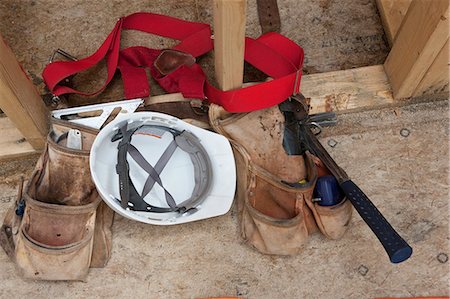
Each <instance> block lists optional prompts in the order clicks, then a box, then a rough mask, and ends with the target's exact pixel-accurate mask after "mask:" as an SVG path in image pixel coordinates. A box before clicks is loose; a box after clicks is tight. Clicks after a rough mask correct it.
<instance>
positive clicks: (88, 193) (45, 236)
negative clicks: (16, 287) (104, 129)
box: [0, 121, 114, 280]
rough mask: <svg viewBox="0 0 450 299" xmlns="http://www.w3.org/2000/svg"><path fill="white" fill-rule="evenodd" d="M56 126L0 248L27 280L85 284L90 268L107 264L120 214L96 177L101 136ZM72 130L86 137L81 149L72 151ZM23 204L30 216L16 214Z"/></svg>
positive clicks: (10, 213) (60, 124) (11, 216)
mask: <svg viewBox="0 0 450 299" xmlns="http://www.w3.org/2000/svg"><path fill="white" fill-rule="evenodd" d="M52 127H53V128H52V131H51V133H50V134H49V136H48V140H47V141H48V142H47V147H46V150H45V151H44V152H43V154H42V155H41V157H40V159H39V161H38V163H37V165H36V168H35V171H34V173H33V175H32V177H31V178H30V179H29V180H28V184H27V185H26V187H25V189H24V190H23V194H22V192H21V191H22V188H20V190H19V196H18V200H17V202H15V203H14V205H13V206H12V207H11V208H10V210H9V211H8V213H7V215H6V217H5V219H4V223H3V226H2V229H1V230H0V244H1V246H2V247H3V248H4V249H5V251H6V252H7V254H8V255H9V256H10V257H11V258H12V259H13V260H15V261H16V263H17V264H18V266H19V268H20V269H21V272H22V273H23V275H24V276H25V277H29V278H34V279H45V280H80V279H83V278H84V276H85V275H86V274H87V271H88V269H89V267H104V266H105V265H106V264H107V262H108V260H109V258H110V255H111V243H112V231H111V228H112V223H113V217H114V213H113V211H112V210H111V209H110V208H109V207H108V206H107V205H106V204H105V203H104V202H103V201H102V200H101V198H100V196H99V194H98V192H97V190H96V189H95V186H94V184H93V182H92V180H91V176H90V171H89V150H90V147H91V145H92V142H93V140H94V138H95V136H96V133H97V131H96V130H92V129H89V128H86V127H82V126H77V125H74V124H72V123H68V122H64V121H55V122H54V123H53V126H52ZM72 128H76V129H78V130H79V131H80V132H81V149H72V148H68V147H67V146H66V142H67V138H66V136H67V132H68V131H69V130H70V129H72ZM21 203H24V204H25V210H24V212H22V213H15V211H16V210H17V209H18V206H19V205H20V204H21ZM22 214H23V215H22ZM72 262H73V263H72ZM73 267H75V268H73ZM36 273H38V274H36Z"/></svg>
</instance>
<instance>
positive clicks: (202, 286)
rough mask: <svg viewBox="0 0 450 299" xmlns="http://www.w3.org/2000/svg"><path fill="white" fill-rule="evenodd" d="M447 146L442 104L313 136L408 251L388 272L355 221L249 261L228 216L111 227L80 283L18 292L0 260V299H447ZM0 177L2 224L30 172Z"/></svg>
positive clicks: (14, 275) (356, 118)
mask: <svg viewBox="0 0 450 299" xmlns="http://www.w3.org/2000/svg"><path fill="white" fill-rule="evenodd" d="M402 129H403V136H402V135H401V134H400V132H401V131H402ZM405 130H408V131H405ZM405 132H409V135H408V134H406V133H405ZM448 138H449V130H448V103H447V101H440V102H428V103H422V104H415V105H408V106H404V107H398V108H386V109H380V110H371V111H365V112H360V113H349V114H343V115H339V125H338V126H337V127H334V128H326V129H324V133H323V135H322V138H321V140H322V142H323V144H324V146H325V147H326V148H327V150H329V151H330V154H331V155H332V156H333V157H334V158H335V159H336V161H337V162H338V163H339V164H340V165H341V167H343V168H344V169H345V170H346V171H347V173H348V174H349V175H350V176H351V177H352V178H353V180H354V181H355V182H356V183H357V184H358V185H359V186H360V187H361V188H362V189H363V190H364V192H365V193H366V194H367V195H368V196H369V197H370V198H371V199H372V201H373V202H374V203H375V204H376V205H377V206H378V207H379V209H380V210H381V211H382V213H383V214H384V215H385V216H386V218H387V219H389V221H390V222H391V223H392V225H393V226H394V227H395V228H396V229H397V230H398V232H399V233H400V234H401V235H402V236H403V237H404V238H405V239H406V240H408V242H409V243H410V244H411V246H412V247H413V249H414V253H413V255H412V256H411V258H410V259H409V260H407V261H405V262H404V263H401V264H391V263H390V262H389V259H388V257H387V255H386V253H385V252H384V250H383V248H382V246H381V245H380V244H379V242H378V240H377V239H376V237H375V236H374V235H373V234H372V232H371V231H370V229H369V228H368V227H367V225H366V224H365V223H364V221H363V220H362V219H361V218H360V217H359V216H358V215H357V213H356V212H355V215H354V216H353V218H352V221H351V222H350V224H349V229H348V231H347V233H346V234H345V235H344V237H343V238H342V239H341V240H336V241H332V240H326V239H325V238H324V237H323V236H321V235H319V234H315V235H313V236H311V238H310V239H309V242H308V243H307V244H306V245H305V247H304V250H303V252H302V253H300V254H299V255H297V256H293V257H277V256H267V255H263V254H260V253H258V252H257V251H256V250H254V249H252V248H250V247H249V246H248V245H246V244H244V242H243V240H242V238H241V236H240V232H239V224H238V215H237V213H236V211H237V209H236V205H234V207H233V208H232V210H231V211H230V212H229V213H227V214H226V215H224V216H221V217H216V218H213V219H207V220H204V221H198V222H193V223H188V224H186V225H177V226H169V227H161V226H152V225H147V224H143V223H138V222H135V221H131V220H128V219H124V218H122V217H120V216H118V217H116V220H115V222H114V226H113V232H114V239H113V248H112V257H111V260H110V261H109V263H108V265H107V267H106V268H103V269H91V271H90V273H89V276H88V277H87V281H86V282H84V283H83V282H58V283H46V282H39V281H29V280H28V281H25V280H23V279H22V278H21V277H20V275H19V274H18V272H17V269H16V268H15V267H14V264H13V263H12V262H11V261H10V260H9V258H8V257H7V256H6V254H5V253H4V252H3V251H2V250H0V268H1V270H2V271H0V281H1V282H2V287H1V288H0V298H66V297H67V298H204V297H209V296H241V297H242V298H261V299H277V298H286V299H297V298H305V299H309V298H313V299H315V298H320V299H322V298H323V299H336V298H337V299H340V298H349V299H361V298H363V299H365V298H383V297H394V298H411V297H430V296H448V295H449V290H448V281H449V271H448V270H449V268H448V265H449V263H448V255H449V250H448V248H449V239H448V225H449V218H448V208H449V206H448V204H449V202H448V161H449V151H448V144H447V142H443V141H445V140H448ZM330 140H333V141H334V143H331V142H330V144H334V147H331V146H329V145H328V143H329V141H330ZM0 166H1V167H0V215H4V213H5V212H6V209H7V208H8V207H10V206H11V205H12V203H13V200H14V195H15V194H16V191H15V188H16V186H17V182H18V176H19V173H27V175H29V172H30V170H31V168H32V163H30V164H29V165H24V164H22V163H20V164H18V163H10V164H9V166H7V167H5V166H4V165H0ZM8 168H9V171H8ZM2 217H3V216H2Z"/></svg>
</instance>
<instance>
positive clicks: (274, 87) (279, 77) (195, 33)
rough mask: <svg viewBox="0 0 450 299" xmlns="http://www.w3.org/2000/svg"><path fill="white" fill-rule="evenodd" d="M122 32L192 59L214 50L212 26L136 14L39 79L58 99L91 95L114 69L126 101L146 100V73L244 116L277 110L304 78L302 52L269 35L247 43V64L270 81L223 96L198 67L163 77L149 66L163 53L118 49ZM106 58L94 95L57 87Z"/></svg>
mask: <svg viewBox="0 0 450 299" xmlns="http://www.w3.org/2000/svg"><path fill="white" fill-rule="evenodd" d="M123 29H131V30H138V31H143V32H147V33H151V34H156V35H160V36H164V37H168V38H173V39H176V40H178V41H180V42H179V43H178V44H177V45H176V46H175V47H173V49H176V50H179V51H182V52H185V53H189V54H191V55H192V56H193V57H198V56H200V55H203V54H205V53H207V52H209V51H210V50H212V48H213V43H212V39H211V29H210V26H209V25H207V24H203V23H196V22H188V21H183V20H179V19H176V18H172V17H168V16H163V15H158V14H153V13H143V12H141V13H135V14H132V15H129V16H127V17H123V18H120V19H119V20H118V22H117V23H116V25H115V27H114V29H113V31H112V32H111V33H110V34H109V35H108V37H107V38H106V40H105V41H104V42H103V44H102V45H101V46H100V48H99V49H98V50H97V51H96V52H95V53H94V54H92V55H91V56H89V57H86V58H83V59H80V60H78V61H57V62H53V63H50V64H48V65H47V66H46V67H45V69H44V71H43V73H42V76H43V78H44V80H45V82H46V84H47V86H48V88H49V89H50V91H51V92H52V93H53V94H54V95H56V96H59V95H62V94H69V93H76V94H80V95H85V96H95V95H97V94H99V93H100V92H102V91H103V90H104V89H105V87H106V86H107V85H108V83H109V82H110V81H111V79H112V77H113V76H114V73H115V71H116V70H117V69H119V70H120V72H121V74H122V80H123V84H124V91H125V92H124V93H125V97H126V98H127V99H131V98H142V97H147V96H149V95H150V87H149V84H148V78H147V75H146V72H145V70H144V68H150V73H151V75H152V76H153V77H154V79H155V80H156V81H157V82H158V83H159V84H160V85H161V86H162V87H163V88H164V89H165V90H166V91H167V92H181V93H182V94H183V96H184V97H186V98H200V99H208V100H209V102H211V103H215V104H218V105H221V106H223V107H224V108H225V109H226V110H227V111H230V112H248V111H253V110H258V109H263V108H267V107H270V106H273V105H277V104H279V103H281V102H282V101H284V100H285V99H286V98H287V97H289V96H290V95H292V94H296V93H298V92H299V87H300V78H301V75H302V65H303V56H304V53H303V49H302V48H301V47H300V46H298V45H297V44H295V43H294V42H293V41H291V40H289V39H288V38H286V37H284V36H282V35H280V34H278V33H274V32H271V33H267V34H264V35H262V36H261V37H259V38H257V39H252V38H246V40H245V46H246V48H245V60H246V61H247V62H249V63H250V64H252V65H253V66H255V67H256V68H258V69H260V70H261V71H263V72H264V73H266V74H267V75H268V76H270V77H272V78H273V79H274V80H271V81H269V82H265V83H261V84H257V85H253V86H250V87H245V88H241V89H236V90H231V91H226V92H224V91H221V90H219V89H217V88H215V87H214V86H213V85H211V84H210V83H209V82H208V81H207V80H206V76H205V74H204V72H203V70H202V69H201V67H200V66H199V65H198V64H192V65H187V64H183V65H181V66H179V67H178V68H177V69H176V70H175V71H173V72H171V73H169V74H167V75H162V74H161V73H160V72H158V70H157V68H155V67H154V66H153V62H154V61H155V59H156V58H157V57H158V55H159V54H160V53H161V50H158V49H150V48H146V47H130V48H126V49H123V50H120V37H121V32H122V30H123ZM104 58H105V59H106V65H107V77H106V80H105V82H104V84H103V85H102V86H101V87H100V88H99V89H97V90H95V91H93V92H83V91H78V90H75V89H72V88H70V87H67V86H63V85H59V82H61V81H62V80H64V79H65V78H67V77H69V76H71V75H74V74H76V73H79V72H82V71H85V70H88V69H89V68H91V67H93V66H94V65H96V64H97V63H99V62H100V61H101V60H102V59H104Z"/></svg>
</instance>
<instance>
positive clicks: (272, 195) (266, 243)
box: [235, 146, 315, 255]
mask: <svg viewBox="0 0 450 299" xmlns="http://www.w3.org/2000/svg"><path fill="white" fill-rule="evenodd" d="M235 157H236V163H237V168H238V171H237V173H238V194H237V195H238V198H237V200H238V211H239V215H240V217H241V223H240V225H241V231H242V235H243V237H244V240H246V242H248V243H249V244H251V245H252V246H253V247H255V248H256V249H257V250H258V251H260V252H262V253H265V254H275V255H293V254H297V253H298V252H300V251H301V249H302V247H303V245H304V244H305V243H306V242H307V240H308V235H309V233H311V231H313V230H314V228H315V222H314V219H313V217H312V213H311V211H310V210H309V208H308V207H307V206H306V205H305V198H306V197H311V196H312V191H313V188H314V182H315V176H314V172H313V171H311V176H309V177H308V181H309V182H310V183H307V184H305V186H304V187H303V188H292V187H289V186H287V185H285V184H283V183H282V182H281V181H280V180H279V179H278V178H277V177H275V176H273V175H272V174H271V173H269V172H267V171H266V170H264V169H262V168H260V167H258V166H257V165H254V164H251V161H250V159H249V157H248V155H247V154H246V152H245V150H243V149H242V148H241V147H239V146H235ZM308 164H310V165H312V164H313V163H312V162H311V163H308Z"/></svg>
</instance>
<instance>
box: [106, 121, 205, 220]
mask: <svg viewBox="0 0 450 299" xmlns="http://www.w3.org/2000/svg"><path fill="white" fill-rule="evenodd" d="M127 127H128V123H125V124H124V125H123V126H122V127H120V128H119V130H118V132H117V133H116V134H115V135H114V136H113V137H112V139H111V141H112V142H114V141H117V140H119V139H121V140H120V142H119V144H118V146H117V149H118V152H117V164H116V172H117V174H118V176H119V190H120V200H119V199H118V200H119V201H120V203H121V206H122V208H124V209H130V210H133V211H141V212H152V213H169V212H178V213H184V212H186V211H188V210H190V209H193V208H195V207H196V206H198V205H199V204H200V203H201V202H202V201H203V200H204V199H205V197H206V196H207V193H208V191H209V189H210V185H211V180H212V169H211V161H210V160H209V157H208V154H207V152H206V150H205V149H204V148H203V146H202V145H201V143H200V141H199V139H198V138H197V137H196V136H194V135H193V134H192V133H190V132H188V131H178V130H175V129H173V128H168V127H165V126H159V125H150V124H142V125H140V126H137V127H135V128H132V129H128V130H127ZM148 130H156V131H160V132H161V131H163V132H162V133H163V134H164V133H165V132H169V133H171V134H172V136H173V137H174V138H173V140H172V142H171V143H170V144H169V146H168V147H167V148H166V149H165V150H164V152H163V154H162V155H161V157H160V158H159V160H158V161H157V162H156V164H155V166H152V165H151V164H150V163H149V162H148V161H147V160H146V159H145V158H144V156H143V155H142V154H141V153H140V152H139V150H138V149H137V148H136V147H135V146H133V145H132V144H131V139H132V136H133V135H134V134H136V133H146V132H147V131H148ZM177 148H180V149H181V150H183V151H184V152H186V153H187V154H189V157H190V158H191V162H192V164H193V166H194V182H195V186H194V189H193V191H192V194H191V196H190V198H188V199H187V200H185V201H183V202H181V203H179V204H177V203H176V202H175V200H174V198H173V197H172V195H171V194H170V193H169V191H167V190H166V188H165V187H164V186H163V183H162V180H161V177H160V174H161V172H162V171H163V169H164V168H165V166H166V165H167V163H168V162H169V160H170V158H171V157H172V155H173V153H174V152H175V150H176V149H177ZM128 154H130V156H131V157H132V158H133V160H134V161H135V162H136V163H137V164H138V165H139V166H140V167H141V168H142V169H143V170H144V171H145V172H147V174H148V177H147V179H146V181H145V183H144V187H143V190H142V192H141V194H139V193H138V191H137V190H136V187H135V186H134V184H133V182H132V180H131V177H130V169H129V164H128V162H127V155H128ZM155 183H158V185H159V186H161V188H162V189H163V190H164V196H165V199H166V202H167V205H168V206H169V207H168V208H166V207H157V206H153V205H150V204H148V203H147V202H146V201H145V200H144V198H145V197H146V196H147V195H148V193H149V192H150V191H151V190H152V189H153V187H154V185H155Z"/></svg>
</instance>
